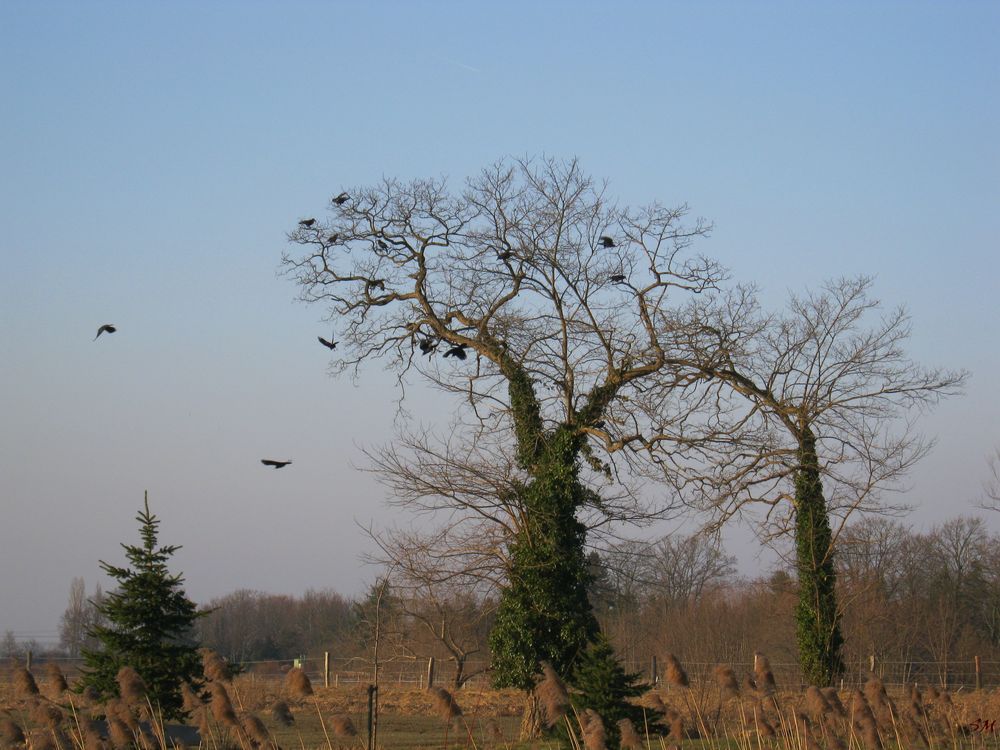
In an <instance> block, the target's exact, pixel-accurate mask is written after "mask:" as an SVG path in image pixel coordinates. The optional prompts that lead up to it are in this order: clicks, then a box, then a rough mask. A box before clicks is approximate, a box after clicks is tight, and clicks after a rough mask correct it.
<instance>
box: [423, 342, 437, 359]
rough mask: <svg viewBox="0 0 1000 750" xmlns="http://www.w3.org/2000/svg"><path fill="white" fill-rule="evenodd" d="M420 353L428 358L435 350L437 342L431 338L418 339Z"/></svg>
mask: <svg viewBox="0 0 1000 750" xmlns="http://www.w3.org/2000/svg"><path fill="white" fill-rule="evenodd" d="M419 346H420V352H421V354H426V355H428V356H430V354H431V352H433V351H434V350H435V349H437V342H436V341H435V340H434V339H432V338H423V339H420V344H419Z"/></svg>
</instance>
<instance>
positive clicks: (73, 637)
mask: <svg viewBox="0 0 1000 750" xmlns="http://www.w3.org/2000/svg"><path fill="white" fill-rule="evenodd" d="M103 602H104V593H103V592H102V591H101V584H99V583H98V584H96V585H95V586H94V595H93V597H91V598H90V599H89V600H88V599H87V593H86V586H85V584H84V580H83V578H79V577H77V578H74V579H73V580H72V582H71V583H70V587H69V601H68V603H67V604H66V610H65V611H64V612H63V614H62V617H61V618H60V620H59V645H60V646H61V647H62V648H63V649H65V650H66V654H67V656H69V657H71V658H76V657H77V656H79V655H80V649H82V648H83V647H85V646H86V647H89V648H94V647H95V646H96V645H97V644H96V643H95V642H94V640H93V638H90V637H88V635H87V633H88V632H90V630H92V629H93V628H94V627H95V626H96V625H99V624H100V623H101V615H100V607H101V605H102V603H103Z"/></svg>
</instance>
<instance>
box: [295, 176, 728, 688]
mask: <svg viewBox="0 0 1000 750" xmlns="http://www.w3.org/2000/svg"><path fill="white" fill-rule="evenodd" d="M345 195H346V197H345V199H344V200H339V199H340V198H341V196H338V201H334V202H332V205H331V211H332V218H331V219H330V220H328V221H303V222H302V223H301V224H300V226H299V228H298V229H297V230H296V231H295V232H293V233H292V235H291V241H292V242H293V243H296V244H298V245H299V246H301V247H302V249H303V253H302V254H301V255H300V256H298V257H291V256H289V255H286V257H285V263H286V266H287V269H288V271H289V273H290V274H291V275H292V276H293V278H294V279H295V280H296V281H297V282H298V283H299V285H300V288H301V294H302V298H303V299H305V300H306V301H310V302H319V303H322V304H325V305H327V306H328V307H329V311H330V316H331V318H332V319H333V320H334V321H335V322H336V324H337V327H338V328H339V329H340V332H339V338H340V341H341V344H342V348H341V349H340V350H339V351H342V352H343V353H342V355H341V358H340V359H338V360H336V361H335V362H334V363H333V365H332V371H333V372H334V373H341V372H354V373H357V372H359V370H360V368H361V366H362V365H363V364H364V363H365V362H367V361H369V360H372V359H384V360H386V363H387V365H388V367H389V368H391V369H393V370H394V371H395V372H396V373H397V375H398V377H399V383H400V386H401V387H402V385H403V383H404V378H405V377H406V376H407V375H408V374H410V373H412V372H416V373H419V374H420V375H421V376H423V377H424V378H425V379H426V380H428V381H429V382H430V383H432V384H434V385H435V386H437V387H439V388H441V389H443V390H445V391H446V392H450V393H454V394H457V395H460V396H461V397H462V398H463V399H464V400H465V402H466V403H467V405H468V409H467V410H466V412H465V414H466V415H467V417H468V418H467V420H466V424H467V425H468V427H469V429H470V430H471V433H470V434H469V439H471V440H472V441H473V442H475V441H476V439H477V438H479V437H481V436H482V435H485V434H490V433H493V432H496V431H501V432H503V433H505V434H506V435H508V436H510V438H511V440H510V442H511V444H512V446H513V459H514V464H515V465H516V467H517V468H518V470H519V471H520V472H521V473H522V477H521V478H519V479H518V480H517V482H516V487H517V494H518V495H519V496H520V503H521V505H520V515H519V517H518V525H517V527H516V531H515V533H514V536H513V537H512V538H507V539H505V540H504V541H503V543H502V545H501V546H503V547H505V550H504V552H503V554H504V555H505V559H506V560H507V561H508V564H507V567H506V570H505V571H504V572H505V576H504V577H505V581H506V583H505V585H504V588H503V591H502V593H501V597H500V603H499V609H498V616H497V625H496V628H495V630H494V634H495V638H494V645H503V646H504V647H503V648H500V649H497V648H494V652H493V657H494V664H495V666H497V667H498V668H497V670H496V671H495V672H494V675H495V679H496V681H497V684H500V685H516V686H518V687H522V688H524V689H528V688H530V687H531V686H532V684H533V675H534V673H535V672H536V670H537V669H538V664H539V660H540V659H549V660H550V661H552V662H553V664H554V665H555V666H556V668H557V669H558V670H560V671H568V670H566V669H565V667H568V666H569V662H570V661H571V660H572V659H574V658H575V654H578V653H581V652H582V650H583V648H582V647H583V645H584V644H585V642H586V640H587V639H588V638H589V637H590V635H591V634H592V633H593V632H594V631H595V628H596V623H595V622H594V620H593V615H592V613H591V612H590V608H589V605H588V603H587V598H586V581H587V574H586V561H585V555H584V552H583V549H582V548H583V543H584V539H585V537H586V528H585V527H584V526H583V524H582V523H581V522H580V520H579V519H578V518H577V513H578V512H586V511H587V510H595V511H597V512H598V513H603V512H610V511H608V510H606V509H605V507H604V504H603V501H604V498H603V497H602V494H601V493H600V492H598V491H595V490H594V489H593V487H592V486H590V485H589V483H590V482H592V481H593V479H595V478H597V477H605V479H604V481H608V482H609V481H611V478H612V477H615V476H616V473H617V471H618V470H619V469H620V466H619V463H618V458H619V457H620V458H621V459H623V460H624V461H625V463H626V465H627V464H628V463H629V462H631V461H632V460H633V459H638V458H639V457H642V458H643V460H646V457H647V456H648V455H650V454H652V453H655V452H656V451H657V449H658V448H659V447H660V446H662V445H668V444H670V445H673V443H672V442H671V441H674V440H675V438H676V430H675V429H674V427H675V425H677V424H678V423H679V421H680V420H681V419H682V417H683V415H684V414H686V413H687V412H688V411H690V408H691V404H688V403H686V402H685V399H684V396H683V393H682V391H680V390H679V387H680V386H683V385H684V384H685V383H686V382H687V379H688V378H689V374H688V373H687V372H686V371H685V372H681V371H680V370H679V368H678V363H677V362H676V360H675V359H674V357H673V352H672V350H671V347H673V346H675V345H676V339H677V336H678V334H677V332H678V331H679V330H680V329H681V328H683V326H684V323H683V319H682V317H683V314H684V306H683V304H682V302H683V300H684V299H685V297H687V296H689V295H691V294H698V293H701V292H704V291H705V290H708V289H711V288H713V287H714V286H715V285H716V284H717V283H718V282H719V281H720V280H721V279H722V278H723V275H724V274H723V272H722V270H721V269H720V268H719V266H718V265H717V264H716V263H714V262H712V261H710V260H707V259H705V258H702V257H697V256H693V257H691V256H688V255H687V253H686V251H687V249H688V246H689V245H690V243H691V242H692V241H693V240H694V239H695V238H697V237H699V236H702V235H704V234H705V233H706V232H707V227H706V226H705V225H704V224H703V223H702V222H696V223H695V224H694V225H693V226H690V227H688V226H684V225H683V223H682V220H683V217H684V215H685V213H686V209H684V208H679V209H668V208H664V207H663V206H660V205H655V204H654V205H651V206H647V207H645V208H641V209H628V208H619V207H617V206H615V205H613V204H612V203H611V202H610V201H608V200H607V198H606V197H605V194H604V188H603V186H600V185H596V184H595V183H594V182H593V181H592V180H591V179H590V178H589V177H587V176H586V175H584V174H583V173H582V172H581V170H580V168H579V165H578V164H577V163H576V162H575V161H572V162H558V161H555V160H544V161H541V162H534V163H533V162H530V161H527V160H515V161H512V162H500V163H498V164H496V165H494V166H492V167H490V168H487V169H485V170H483V172H482V173H481V174H480V175H479V176H478V177H476V178H474V179H471V180H469V181H468V182H467V184H466V187H465V190H464V191H463V192H461V193H460V194H457V195H455V194H451V193H449V192H448V190H447V186H446V183H445V181H443V180H418V181H415V182H412V183H409V184H403V183H400V182H397V181H395V180H384V181H383V182H382V183H381V184H379V185H376V186H373V187H369V188H359V189H354V190H348V191H345ZM425 355H427V356H425ZM635 399H643V400H645V401H646V402H647V404H648V405H653V404H657V405H658V406H659V407H660V408H659V409H658V410H654V409H652V408H646V409H642V410H640V409H636V408H633V405H632V402H633V400H635ZM668 405H669V406H668ZM390 459H391V457H390ZM581 463H583V464H584V466H583V467H581V465H580V464H581ZM588 469H589V470H590V471H591V472H593V477H591V476H590V475H587V474H586V473H585V472H586V470H588ZM444 496H445V497H449V495H448V494H447V493H445V495H444ZM423 497H428V495H423ZM632 499H633V500H634V501H637V500H638V498H637V496H635V495H633V496H632ZM490 502H492V501H490ZM472 512H477V511H476V509H472ZM636 512H638V514H639V515H645V514H646V510H645V509H638V508H637V507H636V508H633V509H630V510H627V514H633V513H636ZM498 513H499V514H500V515H501V516H503V515H504V514H506V513H507V510H506V508H500V509H498ZM459 538H462V539H465V538H467V537H465V536H463V535H459ZM543 540H544V541H545V543H544V544H542V543H541V542H542V541H543ZM512 560H519V561H520V562H519V563H518V564H517V565H514V564H511V563H510V561H512ZM515 600H516V602H515ZM525 612H530V613H531V616H530V618H526V617H525V616H524V615H523V613H525ZM517 613H520V614H517ZM529 620H530V621H531V622H532V623H533V624H532V625H530V629H531V632H530V633H529V632H527V631H521V630H520V629H521V628H522V627H529V625H528V621H529ZM498 633H499V634H500V635H497V634H498Z"/></svg>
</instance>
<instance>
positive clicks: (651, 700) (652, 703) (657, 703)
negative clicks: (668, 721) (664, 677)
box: [640, 690, 667, 714]
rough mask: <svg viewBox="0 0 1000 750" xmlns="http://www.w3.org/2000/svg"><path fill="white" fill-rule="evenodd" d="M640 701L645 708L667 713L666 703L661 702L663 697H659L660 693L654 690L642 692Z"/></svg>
mask: <svg viewBox="0 0 1000 750" xmlns="http://www.w3.org/2000/svg"><path fill="white" fill-rule="evenodd" d="M640 702H641V703H642V705H644V706H645V707H646V708H651V709H653V710H654V711H656V712H657V713H660V714H666V713H667V704H666V703H664V702H663V698H661V697H660V694H659V693H657V692H656V691H655V690H650V691H649V692H647V693H644V694H643V696H642V698H641V700H640Z"/></svg>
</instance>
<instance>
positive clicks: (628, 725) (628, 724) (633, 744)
mask: <svg viewBox="0 0 1000 750" xmlns="http://www.w3.org/2000/svg"><path fill="white" fill-rule="evenodd" d="M618 732H619V733H620V734H621V738H622V739H621V746H622V748H624V749H625V750H641V748H643V747H644V745H643V743H642V737H640V736H639V733H638V732H637V731H635V724H633V723H632V720H631V719H620V720H619V721H618Z"/></svg>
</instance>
